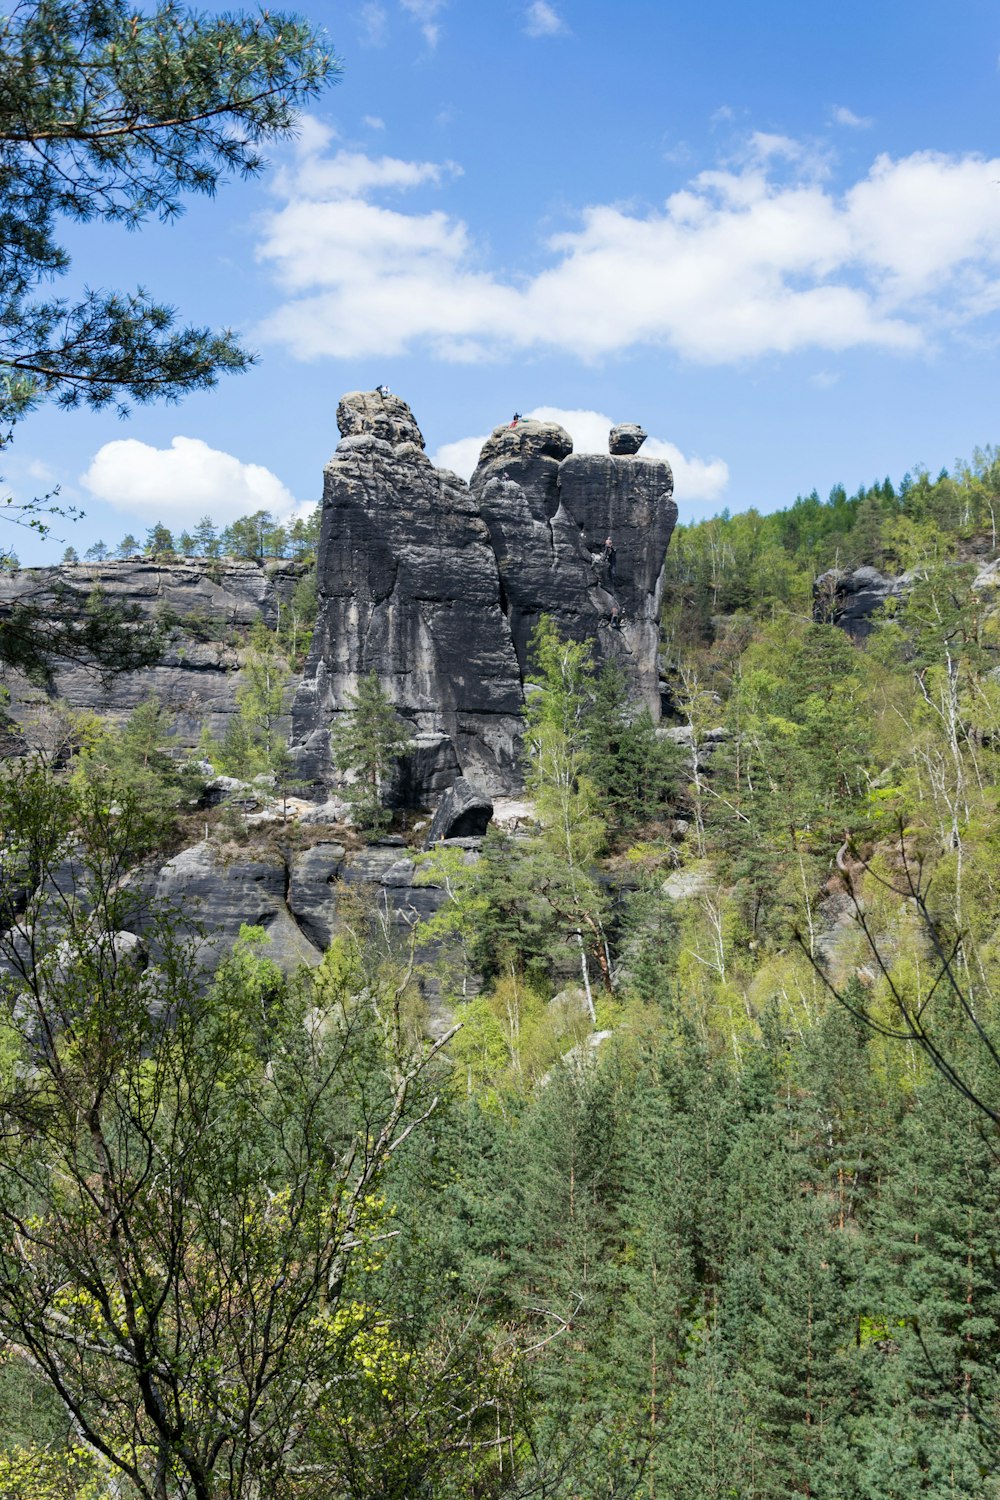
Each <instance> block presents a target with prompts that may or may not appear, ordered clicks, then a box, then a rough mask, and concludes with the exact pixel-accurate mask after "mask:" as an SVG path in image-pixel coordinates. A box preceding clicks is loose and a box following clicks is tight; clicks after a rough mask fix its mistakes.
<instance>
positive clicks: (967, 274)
mask: <svg viewBox="0 0 1000 1500" xmlns="http://www.w3.org/2000/svg"><path fill="white" fill-rule="evenodd" d="M456 171H457V168H455V167H454V165H451V164H448V163H430V162H405V161H401V160H398V159H396V158H390V157H381V158H376V157H367V156H364V155H363V154H361V153H356V152H346V151H343V150H336V151H334V150H333V149H332V147H331V146H329V145H328V146H323V145H322V144H317V143H316V141H315V140H313V141H312V142H311V143H305V144H304V148H303V150H302V152H301V153H300V156H299V159H298V160H297V162H296V163H295V164H294V166H293V167H291V168H290V169H288V170H286V172H285V173H284V174H283V175H282V177H281V179H280V182H279V190H280V192H281V194H282V195H283V198H284V201H283V202H282V203H280V204H279V205H278V206H277V207H276V208H275V210H274V211H273V212H272V213H271V214H270V215H269V217H268V218H267V220H266V222H265V224H264V226H263V232H262V237H261V240H260V242H259V245H258V255H259V257H260V259H261V260H262V261H264V262H265V263H266V264H267V265H269V266H270V267H271V268H272V271H273V273H274V275H275V277H276V279H277V281H278V282H279V283H280V285H281V286H282V288H283V289H284V292H285V294H286V295H285V298H284V300H283V301H282V303H281V305H280V306H278V307H277V308H276V309H275V310H274V312H273V313H272V314H271V315H270V316H269V317H268V318H267V319H266V321H265V322H264V324H263V325H262V327H261V328H260V329H258V330H257V332H258V336H259V337H261V338H263V339H265V340H267V341H273V342H278V343H281V344H284V345H285V346H286V347H288V348H289V349H290V351H291V352H292V354H293V355H295V356H296V357H298V358H300V359H307V360H308V359H313V358H318V357H321V356H324V355H330V356H333V357H337V358H360V357H389V356H394V355H400V354H403V353H406V352H409V351H411V350H412V349H414V348H415V347H424V348H429V349H430V351H431V352H432V353H434V354H436V355H437V356H438V357H441V358H444V359H449V360H453V361H475V360H482V359H484V358H496V357H512V356H516V355H519V354H523V353H525V352H528V351H535V350H539V351H541V350H545V349H548V350H553V349H555V350H559V351H562V352H565V353H570V354H573V355H575V356H577V357H578V358H580V359H582V360H587V361H597V360H600V359H602V358H605V357H607V356H609V355H612V354H617V353H621V352H623V351H626V350H629V349H631V348H635V347H638V346H647V347H648V346H655V347H662V348H668V349H671V350H673V351H674V352H675V353H677V354H678V355H680V356H681V357H683V358H685V359H689V360H693V361H698V362H701V363H706V364H711V363H726V362H733V361H739V360H745V359H749V358H754V357H758V356H761V355H765V354H786V353H793V352H796V351H800V350H804V349H817V350H827V351H832V352H836V351H839V350H845V349H851V348H856V347H858V346H862V345H869V346H877V347H880V348H882V349H891V350H899V351H915V350H920V349H922V348H925V347H927V346H928V345H930V344H931V343H933V341H934V340H935V339H936V338H937V337H938V336H939V335H941V334H942V332H944V331H946V330H947V329H949V328H953V327H955V326H956V325H957V324H960V323H963V322H967V321H971V320H972V319H975V318H978V317H981V316H983V315H984V314H985V313H989V312H992V311H995V310H996V309H997V308H1000V193H998V192H997V189H996V181H995V180H996V179H997V177H1000V159H997V160H987V159H984V158H983V157H981V156H976V155H964V156H958V155H947V154H944V153H940V152H933V151H922V152H915V153H913V154H912V155H910V156H906V157H902V158H894V157H890V156H887V155H881V156H879V157H877V158H876V159H875V161H874V162H873V164H872V166H871V168H870V170H869V171H868V173H867V174H866V175H865V176H864V177H862V178H861V179H860V180H858V181H855V182H854V183H852V184H850V185H848V186H847V188H846V189H844V190H835V189H834V188H833V187H832V186H831V185H830V182H829V178H828V175H827V164H826V163H824V162H822V161H821V160H818V159H817V157H816V156H815V154H814V153H812V152H811V151H809V150H805V149H803V148H802V147H801V146H799V144H798V143H796V142H795V141H793V140H791V139H790V138H788V137H785V136H777V135H768V134H764V133H757V134H756V135H754V136H752V137H751V138H750V140H749V142H748V146H747V149H746V151H745V152H744V155H743V157H742V158H741V159H740V160H739V161H737V162H736V163H735V164H733V163H729V164H728V165H725V166H722V167H719V168H717V169H714V170H709V171H703V172H699V173H698V174H697V175H696V176H694V177H693V178H692V179H691V180H690V181H689V182H688V183H687V185H686V186H685V187H683V188H682V189H681V190H680V191H678V192H675V193H673V194H671V196H670V197H668V198H667V199H666V200H665V202H664V203H663V204H662V205H661V206H659V207H657V208H654V209H651V210H646V211H642V210H638V209H634V208H631V207H628V206H622V205H620V204H613V203H607V204H601V203H598V204H592V205H590V206H589V207H586V208H584V209H583V210H582V212H581V213H580V215H579V219H578V222H577V223H576V225H575V226H574V227H572V228H570V229H568V230H565V231H564V232H562V233H559V234H555V235H552V236H551V237H550V238H549V239H548V240H547V242H546V244H545V252H544V263H543V265H542V268H541V269H540V270H538V271H536V272H535V274H533V275H524V276H519V275H518V274H517V271H516V268H515V269H514V270H513V271H511V272H510V273H501V272H499V271H497V270H494V269H493V268H492V267H491V266H490V265H489V263H488V259H487V257H486V254H485V252H484V251H483V249H482V247H481V245H480V243H479V241H478V238H477V236H476V234H475V233H474V230H473V229H472V228H470V226H469V225H468V224H467V223H466V222H465V221H464V220H462V219H461V218H458V217H456V216H454V215H453V214H451V213H448V212H446V211H445V210H444V209H442V208H440V207H436V206H433V205H430V206H428V205H427V204H421V205H420V206H415V207H413V208H412V210H411V211H409V212H406V211H403V209H401V208H400V207H399V206H398V205H397V204H394V203H387V202H385V201H382V200H383V199H384V198H385V196H386V194H387V193H389V192H395V191H398V190H400V189H404V188H406V189H415V188H419V189H425V190H426V189H427V188H434V187H441V186H443V185H444V184H445V182H446V180H447V179H448V178H449V177H451V176H453V175H454V174H455V172H456Z"/></svg>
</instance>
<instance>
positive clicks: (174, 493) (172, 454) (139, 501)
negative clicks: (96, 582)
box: [80, 437, 296, 527]
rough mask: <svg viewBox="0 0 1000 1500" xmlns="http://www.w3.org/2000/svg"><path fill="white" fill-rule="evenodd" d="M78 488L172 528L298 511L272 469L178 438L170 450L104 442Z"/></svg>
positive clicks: (131, 442)
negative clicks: (202, 521) (260, 512)
mask: <svg viewBox="0 0 1000 1500" xmlns="http://www.w3.org/2000/svg"><path fill="white" fill-rule="evenodd" d="M80 483H81V484H82V485H83V487H84V489H86V490H88V491H89V492H90V494H92V495H94V496H95V497H96V498H97V499H98V500H103V501H105V503H106V504H108V505H112V506H114V507H115V509H116V510H121V511H127V512H128V513H129V514H130V515H135V516H142V517H144V518H146V519H148V520H150V521H163V522H164V523H165V524H166V525H168V526H171V527H173V526H188V525H193V524H194V523H195V522H197V521H198V520H200V518H201V517H202V516H204V515H209V516H211V517H212V519H213V520H215V521H219V522H223V523H225V522H227V521H234V520H236V518H237V517H238V516H245V515H247V514H249V513H251V512H253V511H255V510H269V511H271V512H272V513H274V514H275V515H279V516H282V517H283V516H285V515H288V514H291V513H292V512H293V511H295V509H296V501H295V498H294V496H293V495H292V494H291V492H290V491H289V490H287V489H286V488H285V486H284V485H283V484H282V482H281V480H280V479H279V478H278V476H277V475H276V474H272V473H271V471H270V469H265V468H264V467H263V466H262V465H261V464H247V463H243V462H242V461H241V460H240V459H238V458H236V457H234V455H233V454H232V453H223V452H222V451H221V450H220V449H218V448H210V447H209V446H208V444H207V443H204V442H202V440H201V439H200V438H188V437H175V438H174V439H173V441H172V443H171V445H170V447H169V448H154V447H152V446H151V445H150V444H149V443H141V442H139V441H138V440H137V439H136V438H120V439H118V440H116V441H115V442H111V443H105V444H104V446H103V448H100V449H99V450H98V451H97V453H96V454H95V455H94V458H93V461H92V462H91V465H90V468H89V469H88V470H87V472H86V473H85V474H82V475H81V476H80Z"/></svg>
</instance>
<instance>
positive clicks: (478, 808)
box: [425, 776, 493, 849]
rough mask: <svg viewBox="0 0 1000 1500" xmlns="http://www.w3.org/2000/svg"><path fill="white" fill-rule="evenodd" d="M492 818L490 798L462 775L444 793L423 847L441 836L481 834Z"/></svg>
mask: <svg viewBox="0 0 1000 1500" xmlns="http://www.w3.org/2000/svg"><path fill="white" fill-rule="evenodd" d="M492 817H493V803H492V802H491V801H490V799H489V797H484V796H483V794H482V792H477V791H476V788H475V787H473V786H470V785H469V783H468V782H467V781H466V779H465V777H464V776H459V778H458V780H457V781H455V782H454V783H453V785H451V786H450V787H449V788H448V790H447V791H446V792H445V794H444V796H443V797H442V798H441V801H440V803H439V804H438V810H437V812H436V813H435V814H434V821H433V822H432V823H431V826H430V828H429V830H428V833H427V839H426V843H425V847H426V848H428V849H429V848H430V847H431V846H432V845H433V844H437V843H439V842H440V841H441V839H455V838H469V837H481V836H482V835H483V834H484V833H485V832H486V830H487V828H488V827H489V823H490V819H491V818H492Z"/></svg>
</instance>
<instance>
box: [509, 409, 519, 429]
mask: <svg viewBox="0 0 1000 1500" xmlns="http://www.w3.org/2000/svg"><path fill="white" fill-rule="evenodd" d="M520 420H521V413H520V412H519V411H516V412H515V413H514V416H513V418H512V419H511V423H510V425H511V427H516V426H517V424H518V422H520Z"/></svg>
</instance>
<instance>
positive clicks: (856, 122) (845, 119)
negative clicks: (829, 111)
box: [833, 104, 875, 130]
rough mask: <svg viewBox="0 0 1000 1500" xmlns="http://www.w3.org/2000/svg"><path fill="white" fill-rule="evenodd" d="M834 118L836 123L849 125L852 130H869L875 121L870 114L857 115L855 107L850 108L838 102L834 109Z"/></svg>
mask: <svg viewBox="0 0 1000 1500" xmlns="http://www.w3.org/2000/svg"><path fill="white" fill-rule="evenodd" d="M833 120H834V124H836V125H847V126H849V127H850V129H852V130H867V129H868V127H869V126H870V125H874V123H875V121H874V120H872V119H871V118H870V117H869V116H868V115H856V114H855V113H854V111H853V109H848V108H847V105H846V104H837V105H835V106H834V110H833Z"/></svg>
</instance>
